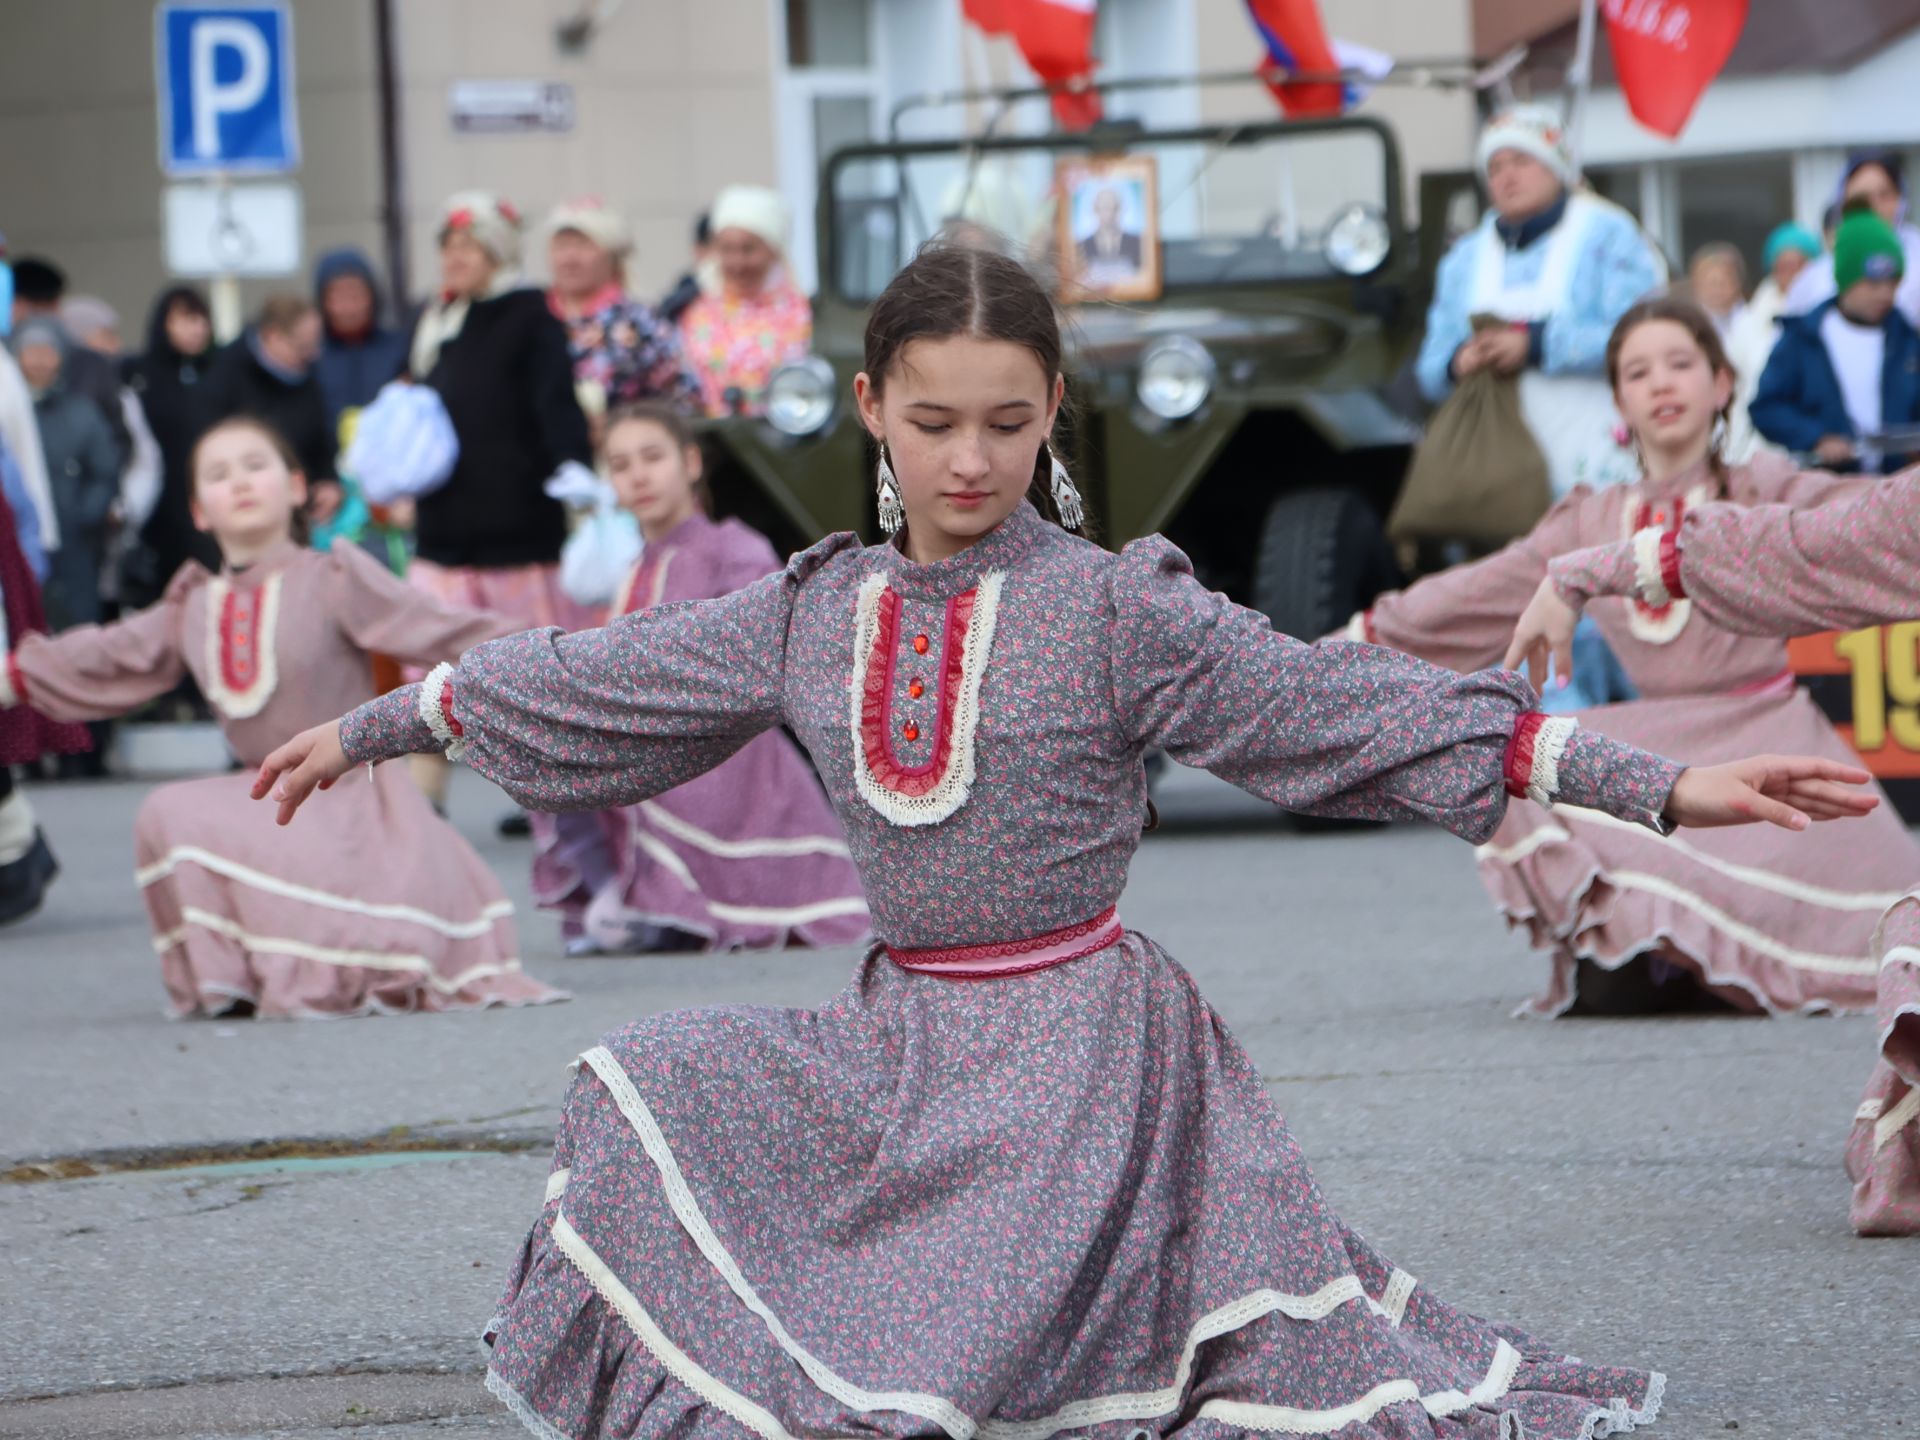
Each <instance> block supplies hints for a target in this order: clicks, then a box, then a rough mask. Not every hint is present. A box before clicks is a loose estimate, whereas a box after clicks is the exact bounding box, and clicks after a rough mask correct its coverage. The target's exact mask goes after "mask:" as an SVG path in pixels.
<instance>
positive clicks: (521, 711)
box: [340, 535, 859, 811]
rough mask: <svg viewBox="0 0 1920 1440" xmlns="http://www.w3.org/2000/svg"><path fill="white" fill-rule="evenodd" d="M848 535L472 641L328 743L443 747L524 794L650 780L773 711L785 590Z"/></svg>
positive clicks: (571, 795)
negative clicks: (744, 572) (729, 578)
mask: <svg viewBox="0 0 1920 1440" xmlns="http://www.w3.org/2000/svg"><path fill="white" fill-rule="evenodd" d="M858 544H859V541H858V540H857V539H856V538H855V537H854V536H852V535H834V536H830V537H828V538H827V539H826V540H823V541H821V542H820V543H819V544H818V545H815V546H814V547H813V548H812V549H810V550H806V551H803V552H802V553H801V554H799V555H796V556H795V557H794V558H793V560H792V561H791V562H790V563H789V564H788V565H787V567H786V568H785V569H784V570H780V571H777V572H775V573H774V574H772V575H768V576H766V577H764V578H762V579H760V580H757V581H755V582H754V583H753V584H751V585H749V586H747V587H746V588H745V589H744V590H739V591H736V592H734V593H733V594H731V595H726V596H722V597H720V598H718V599H714V600H695V601H690V602H686V603H682V604H673V605H661V606H656V607H654V608H653V609H650V610H643V611H640V612H639V613H637V614H633V615H626V616H622V617H621V618H620V619H618V620H615V621H613V622H612V623H611V624H609V625H606V626H604V627H603V628H601V629H598V630H587V631H582V632H580V633H578V634H573V635H569V634H566V633H564V632H562V631H560V630H556V629H546V630H530V631H527V632H525V633H523V634H519V635H513V636H510V637H508V638H507V639H504V640H496V641H493V642H492V643H490V644H486V645H481V646H479V647H477V648H476V649H473V650H470V651H468V652H467V653H466V655H465V656H463V657H462V658H461V660H460V662H459V663H458V664H457V665H446V666H441V667H440V668H438V669H436V670H435V671H434V672H433V673H432V674H431V675H429V676H428V677H427V678H426V680H424V681H423V682H421V683H420V684H418V685H407V686H403V687H402V688H400V689H399V690H396V691H394V692H393V693H392V694H390V695H385V696H382V697H381V698H380V699H378V700H375V701H372V702H370V703H368V704H366V705H363V706H361V707H360V708H359V709H358V710H356V711H354V712H353V713H352V714H351V715H348V716H347V717H346V719H345V720H343V721H342V722H341V727H340V738H341V744H342V746H343V748H344V749H345V751H346V754H347V758H348V759H349V760H351V761H353V762H354V763H355V764H360V763H368V762H372V761H376V760H383V759H389V758H392V757H394V756H397V755H404V754H408V753H411V752H415V751H421V752H425V751H435V750H442V749H444V750H445V751H446V752H447V753H448V755H449V756H450V757H452V758H455V759H464V760H466V761H467V762H468V763H469V764H471V765H472V766H473V768H474V769H475V770H477V771H479V772H480V773H481V774H482V775H485V776H486V777H487V778H488V779H489V780H492V781H493V782H494V783H495V784H497V785H499V786H500V788H501V789H503V790H505V791H506V792H507V793H508V794H509V795H511V796H512V797H513V798H514V799H515V800H517V801H519V802H520V803H521V804H522V805H525V806H526V807H528V808H529V809H533V810H546V811H557V810H601V809H612V808H616V807H619V806H625V805H631V804H634V803H636V802H638V801H640V800H644V799H646V798H647V797H648V796H651V795H658V794H660V793H661V792H663V791H666V790H670V789H672V788H673V787H674V786H676V785H683V784H685V783H686V782H687V781H689V780H691V779H693V778H694V777H695V776H697V775H700V774H702V773H704V772H705V771H708V770H711V769H712V768H713V767H714V766H716V765H718V764H719V763H720V762H721V761H723V760H725V759H726V758H727V757H728V756H730V755H732V754H733V753H734V752H735V751H736V750H738V749H739V748H740V747H741V746H743V745H745V744H746V743H747V741H749V740H751V739H752V738H753V737H754V736H755V735H758V734H760V733H761V732H762V731H764V730H768V729H771V728H772V727H773V726H775V725H777V724H779V723H780V721H781V718H782V699H783V696H782V690H783V684H784V677H785V670H786V644H787V627H788V622H789V621H790V619H791V618H792V614H793V602H794V596H795V594H796V592H797V591H798V589H799V587H800V586H801V585H802V584H803V583H805V580H806V578H807V576H809V575H810V574H812V573H813V572H814V571H815V570H817V569H818V568H819V567H820V566H821V565H823V564H825V563H826V562H827V560H828V559H829V558H831V557H832V556H833V555H835V554H837V553H838V552H839V551H841V550H845V549H850V548H853V547H855V546H857V545H858Z"/></svg>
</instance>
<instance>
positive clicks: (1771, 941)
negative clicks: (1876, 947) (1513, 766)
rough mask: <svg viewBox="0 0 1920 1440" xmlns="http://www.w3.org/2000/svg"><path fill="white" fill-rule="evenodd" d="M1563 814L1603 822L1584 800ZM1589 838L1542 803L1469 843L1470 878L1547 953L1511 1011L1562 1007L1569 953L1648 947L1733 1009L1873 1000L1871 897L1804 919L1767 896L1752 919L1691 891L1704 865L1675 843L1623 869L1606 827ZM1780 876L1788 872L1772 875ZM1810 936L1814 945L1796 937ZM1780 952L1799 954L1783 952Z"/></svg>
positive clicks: (1622, 959)
mask: <svg viewBox="0 0 1920 1440" xmlns="http://www.w3.org/2000/svg"><path fill="white" fill-rule="evenodd" d="M1529 818H1531V817H1529ZM1567 818H1569V819H1570V820H1573V821H1574V823H1581V822H1586V823H1602V824H1604V823H1606V817H1599V819H1598V820H1597V821H1596V817H1594V816H1592V815H1590V814H1588V813H1587V812H1584V811H1583V812H1579V813H1578V814H1577V816H1569V817H1567ZM1510 824H1511V822H1510ZM1595 839H1596V843H1595V844H1593V845H1589V844H1588V843H1586V837H1585V836H1584V835H1578V834H1574V833H1573V832H1572V831H1570V830H1569V829H1568V828H1566V827H1564V826H1562V825H1561V824H1559V823H1558V821H1557V820H1556V818H1555V817H1553V816H1549V815H1546V814H1544V813H1543V814H1542V815H1541V816H1540V817H1539V819H1538V820H1537V821H1536V822H1535V823H1534V824H1533V825H1531V826H1530V827H1526V828H1525V829H1524V833H1522V834H1521V835H1520V836H1519V837H1518V838H1517V839H1510V838H1509V832H1508V831H1505V830H1503V832H1502V834H1501V836H1498V837H1496V839H1495V841H1494V842H1493V843H1492V844H1489V845H1484V846H1482V847H1481V848H1480V852H1479V861H1480V877H1481V880H1482V881H1483V882H1484V883H1485V885H1486V887H1487V891H1488V893H1489V895H1490V896H1491V898H1492V899H1493V902H1494V905H1495V907H1496V908H1497V909H1498V910H1499V911H1500V913H1501V915H1502V916H1503V917H1504V918H1505V919H1506V921H1507V923H1508V925H1509V926H1511V927H1514V928H1516V929H1524V930H1525V931H1526V933H1527V938H1528V941H1529V943H1530V944H1531V945H1532V946H1533V948H1534V949H1535V950H1538V951H1542V952H1544V953H1546V954H1547V955H1548V956H1550V957H1551V961H1552V973H1551V975H1550V978H1549V981H1548V986H1547V989H1546V991H1545V992H1544V993H1542V994H1541V995H1538V996H1536V997H1535V998H1533V999H1532V1000H1529V1001H1527V1002H1526V1003H1525V1004H1523V1005H1522V1006H1521V1007H1520V1008H1519V1009H1518V1010H1517V1011H1516V1012H1515V1013H1517V1014H1521V1015H1535V1016H1542V1017H1548V1018H1551V1017H1554V1016H1558V1015H1562V1014H1564V1013H1565V1012H1566V1011H1567V1009H1568V1008H1569V1007H1570V1006H1571V1005H1572V1004H1573V1002H1574V1000H1575V999H1576V998H1577V991H1576V978H1575V977H1576V970H1577V963H1578V962H1579V961H1582V960H1584V961H1589V962H1591V963H1593V964H1595V965H1598V966H1599V967H1601V968H1602V969H1605V970H1615V969H1618V968H1619V967H1621V966H1622V965H1625V964H1626V963H1627V962H1628V961H1630V960H1632V959H1634V958H1635V957H1636V956H1640V955H1644V954H1647V953H1649V952H1657V953H1658V955H1659V957H1660V958H1661V959H1662V960H1663V961H1666V962H1667V963H1669V964H1672V965H1674V966H1676V967H1677V968H1680V969H1682V970H1685V971H1687V972H1689V973H1690V974H1691V975H1692V977H1693V978H1694V980H1695V981H1696V983H1698V984H1699V985H1700V986H1701V987H1703V988H1704V989H1707V990H1709V991H1711V992H1713V993H1714V994H1716V995H1719V996H1720V997H1721V998H1723V999H1725V1000H1727V1001H1729V1002H1730V1003H1732V1004H1733V1005H1735V1006H1736V1007H1737V1008H1740V1009H1744V1010H1753V1011H1764V1012H1765V1013H1767V1014H1770V1015H1782V1014H1820V1013H1842V1014H1850V1013H1858V1012H1861V1011H1866V1010H1869V1009H1871V1008H1872V1007H1873V1003H1874V990H1873V986H1874V975H1873V970H1874V966H1873V964H1872V962H1871V961H1869V960H1868V959H1867V958H1866V956H1867V946H1868V942H1869V939H1870V937H1871V934H1872V929H1873V925H1874V923H1875V920H1876V918H1877V912H1876V911H1875V909H1873V908H1872V907H1871V906H1869V905H1867V904H1864V903H1863V904H1861V905H1857V906H1853V907H1852V908H1849V909H1825V910H1821V911H1819V912H1818V913H1817V918H1819V920H1820V922H1821V923H1820V924H1819V925H1818V926H1814V925H1812V924H1810V920H1811V919H1813V918H1815V916H1816V912H1815V907H1814V906H1812V905H1809V904H1806V903H1803V902H1798V901H1795V900H1792V899H1789V898H1786V897H1784V896H1779V895H1774V896H1770V897H1768V899H1769V901H1770V902H1771V913H1765V914H1762V915H1761V916H1759V917H1757V923H1756V917H1755V916H1754V914H1753V912H1752V911H1747V912H1745V913H1742V914H1740V915H1735V914H1733V913H1731V910H1730V907H1727V906H1723V905H1720V904H1716V903H1715V902H1714V900H1712V899H1710V898H1708V897H1707V896H1706V895H1705V894H1703V893H1702V891H1703V890H1704V889H1705V887H1704V886H1703V885H1701V884H1699V883H1698V882H1697V879H1696V874H1695V872H1696V870H1699V869H1702V868H1704V867H1703V866H1701V865H1699V864H1697V863H1696V862H1695V861H1693V860H1691V859H1690V858H1689V857H1688V855H1687V852H1686V850H1685V849H1683V848H1680V847H1675V848H1676V850H1677V851H1678V853H1672V854H1669V855H1666V856H1662V857H1659V859H1658V869H1657V871H1656V869H1655V865H1654V864H1649V865H1648V866H1647V868H1645V869H1633V868H1629V867H1628V866H1625V865H1619V864H1610V863H1608V859H1607V857H1606V856H1605V855H1604V854H1603V853H1602V851H1603V849H1604V847H1605V844H1606V842H1607V841H1608V840H1610V839H1611V837H1610V836H1608V835H1605V834H1602V835H1600V836H1598V837H1595ZM1503 842H1504V843H1503ZM1664 843H1665V844H1667V845H1673V843H1674V842H1673V841H1671V840H1668V841H1666V842H1664ZM1683 843H1684V842H1683ZM1779 883H1782V884H1784V885H1788V886H1791V885H1794V884H1796V883H1798V882H1796V881H1794V880H1793V879H1791V878H1790V877H1781V878H1780V881H1779ZM1862 899H1863V900H1866V899H1871V900H1873V901H1875V902H1876V903H1878V902H1880V901H1882V900H1883V899H1884V897H1878V896H1873V897H1862ZM1850 940H1857V943H1855V944H1849V943H1848V942H1849V941H1850ZM1814 944H1817V945H1818V946H1819V947H1820V948H1819V949H1818V950H1817V951H1815V950H1812V949H1802V948H1801V947H1803V946H1810V945H1814ZM1762 947H1766V949H1773V950H1777V951H1779V952H1782V954H1781V955H1774V954H1768V953H1766V949H1763V948H1762ZM1789 953H1790V954H1792V955H1794V956H1795V957H1797V958H1798V959H1799V961H1800V962H1801V963H1799V964H1794V963H1789V962H1788V960H1787V959H1785V958H1782V955H1785V954H1789ZM1855 957H1857V958H1855Z"/></svg>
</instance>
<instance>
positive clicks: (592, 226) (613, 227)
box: [543, 195, 633, 256]
mask: <svg viewBox="0 0 1920 1440" xmlns="http://www.w3.org/2000/svg"><path fill="white" fill-rule="evenodd" d="M543 230H544V232H545V234H546V237H547V239H548V240H552V239H553V237H554V236H556V235H558V234H559V233H560V232H561V231H562V230H572V231H575V232H577V233H579V234H581V235H584V236H586V237H587V239H589V240H591V241H592V242H593V243H594V244H596V245H598V246H599V247H600V248H601V249H602V250H608V251H611V252H612V253H613V254H614V255H616V256H622V255H625V254H626V253H627V252H628V251H630V250H631V249H633V231H632V230H631V229H630V228H629V227H628V225H627V217H626V216H624V215H622V214H621V213H620V212H619V211H618V210H615V209H614V208H612V207H611V206H610V205H608V204H607V202H606V201H604V200H602V199H601V198H600V197H599V196H598V195H584V196H581V197H580V198H579V199H577V200H566V201H562V202H561V203H560V204H559V205H556V206H555V207H554V210H553V213H552V214H551V215H549V216H547V223H546V225H545V226H544V227H543Z"/></svg>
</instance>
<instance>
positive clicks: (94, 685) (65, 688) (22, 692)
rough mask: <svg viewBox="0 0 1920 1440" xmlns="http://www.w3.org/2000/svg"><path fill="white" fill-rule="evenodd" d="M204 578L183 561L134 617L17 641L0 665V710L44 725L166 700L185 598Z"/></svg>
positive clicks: (179, 669) (179, 668) (180, 672)
mask: <svg viewBox="0 0 1920 1440" xmlns="http://www.w3.org/2000/svg"><path fill="white" fill-rule="evenodd" d="M207 579H208V576H207V572H206V570H205V568H203V567H202V566H201V565H200V564H199V562H197V561H193V560H189V561H188V562H187V563H186V564H185V565H183V566H181V567H180V570H179V573H178V574H176V575H175V576H174V577H173V579H172V580H171V581H170V582H169V583H168V585H167V589H166V593H165V594H164V595H162V596H161V597H160V599H159V600H158V601H157V602H155V603H154V604H152V605H150V606H148V607H147V608H146V609H145V610H142V611H140V612H139V613H138V614H137V615H130V616H128V617H127V618H126V619H125V620H116V621H115V622H114V623H113V624H111V625H76V626H75V627H74V628H73V629H71V630H63V631H61V632H60V634H58V635H28V636H25V637H23V638H22V639H21V641H20V648H19V649H18V650H16V651H15V652H14V653H13V654H12V655H11V656H8V657H7V659H6V663H5V665H4V666H3V667H0V708H5V707H6V706H8V705H17V704H24V705H31V706H32V707H33V708H34V709H35V710H38V711H39V712H40V713H41V714H42V715H45V716H46V717H47V718H48V719H50V720H71V721H83V720H109V719H112V718H113V717H114V716H116V715H123V714H125V713H126V712H127V711H129V710H131V709H132V708H133V707H134V706H136V705H141V704H144V703H145V702H147V701H148V700H151V699H153V698H155V697H156V696H159V695H164V694H166V693H167V692H168V691H169V690H171V689H173V687H174V686H176V685H178V684H179V683H180V680H181V678H182V677H183V676H184V675H185V674H186V661H185V658H184V656H183V654H182V644H183V635H182V630H183V627H184V624H185V621H184V618H183V616H184V612H185V609H186V603H187V597H188V596H189V595H191V594H192V593H193V592H194V591H195V590H197V589H199V588H200V586H202V585H204V584H205V583H206V581H207Z"/></svg>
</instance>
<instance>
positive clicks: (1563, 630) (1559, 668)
mask: <svg viewBox="0 0 1920 1440" xmlns="http://www.w3.org/2000/svg"><path fill="white" fill-rule="evenodd" d="M1579 623H1580V612H1579V611H1578V610H1575V609H1574V608H1573V607H1572V606H1571V605H1569V604H1567V602H1566V601H1564V600H1562V599H1561V598H1560V592H1559V591H1558V590H1556V589H1554V588H1553V581H1552V579H1551V578H1548V579H1545V580H1542V581H1541V582H1540V588H1539V589H1538V590H1536V591H1534V592H1533V599H1531V600H1529V601H1528V602H1527V608H1526V609H1525V610H1524V611H1523V612H1521V615H1520V623H1519V624H1517V625H1516V626H1514V628H1513V644H1511V645H1509V646H1508V647H1507V658H1506V659H1505V660H1503V661H1502V662H1501V668H1502V669H1504V670H1518V669H1519V668H1520V666H1521V664H1522V662H1524V663H1525V664H1526V667H1527V679H1528V680H1530V681H1532V682H1533V688H1534V689H1536V690H1539V691H1543V692H1544V691H1545V690H1546V688H1547V669H1548V664H1549V662H1551V664H1552V669H1553V673H1554V675H1556V676H1558V677H1559V679H1560V682H1561V683H1562V684H1565V683H1566V682H1567V681H1569V680H1571V679H1572V678H1573V627H1574V626H1575V625H1577V624H1579Z"/></svg>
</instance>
